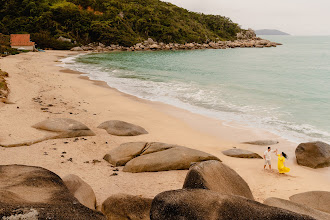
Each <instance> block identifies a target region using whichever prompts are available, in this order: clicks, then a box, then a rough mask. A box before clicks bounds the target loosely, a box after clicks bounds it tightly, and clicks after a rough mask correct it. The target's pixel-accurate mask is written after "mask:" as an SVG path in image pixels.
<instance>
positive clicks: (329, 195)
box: [290, 191, 330, 213]
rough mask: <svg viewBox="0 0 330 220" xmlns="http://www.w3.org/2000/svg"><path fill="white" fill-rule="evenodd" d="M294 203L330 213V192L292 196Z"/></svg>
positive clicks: (311, 192)
mask: <svg viewBox="0 0 330 220" xmlns="http://www.w3.org/2000/svg"><path fill="white" fill-rule="evenodd" d="M290 200H291V201H292V202H296V203H299V204H302V205H305V206H307V207H310V208H313V209H317V210H320V211H322V212H327V213H330V192H328V191H310V192H305V193H299V194H296V195H293V196H290Z"/></svg>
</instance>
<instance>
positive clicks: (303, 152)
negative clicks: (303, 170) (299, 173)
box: [295, 141, 330, 169]
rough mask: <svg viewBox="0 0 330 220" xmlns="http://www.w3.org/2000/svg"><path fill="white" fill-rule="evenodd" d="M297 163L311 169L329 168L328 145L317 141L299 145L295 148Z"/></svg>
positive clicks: (329, 150)
mask: <svg viewBox="0 0 330 220" xmlns="http://www.w3.org/2000/svg"><path fill="white" fill-rule="evenodd" d="M295 153H296V159H297V163H298V164H299V165H302V166H307V167H311V168H314V169H316V168H323V167H329V166H330V145H329V144H326V143H323V142H320V141H317V142H309V143H302V144H299V145H298V147H297V148H296V151H295Z"/></svg>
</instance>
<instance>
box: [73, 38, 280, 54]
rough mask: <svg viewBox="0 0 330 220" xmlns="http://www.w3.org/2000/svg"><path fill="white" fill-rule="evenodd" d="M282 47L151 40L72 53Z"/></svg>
mask: <svg viewBox="0 0 330 220" xmlns="http://www.w3.org/2000/svg"><path fill="white" fill-rule="evenodd" d="M277 45H281V44H280V43H275V42H271V41H269V40H264V39H261V38H257V37H255V38H252V39H240V40H235V41H218V42H206V43H202V44H201V43H195V42H193V43H185V44H178V43H169V44H165V43H162V42H160V43H158V42H156V41H154V40H152V39H151V38H149V39H148V40H146V41H144V42H142V43H137V44H135V45H133V46H131V47H124V46H120V45H114V44H112V45H109V46H106V45H104V44H102V43H94V44H93V43H90V44H88V45H85V46H81V47H74V48H72V49H71V50H72V51H93V52H110V51H156V50H197V49H228V48H237V47H240V48H245V47H249V48H251V47H255V48H263V47H276V46H277Z"/></svg>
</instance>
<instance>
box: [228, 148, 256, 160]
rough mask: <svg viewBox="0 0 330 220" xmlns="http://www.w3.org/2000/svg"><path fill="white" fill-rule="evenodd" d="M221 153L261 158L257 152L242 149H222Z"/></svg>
mask: <svg viewBox="0 0 330 220" xmlns="http://www.w3.org/2000/svg"><path fill="white" fill-rule="evenodd" d="M222 153H223V154H224V155H226V156H229V157H238V158H258V159H262V157H261V156H260V155H259V154H257V153H253V152H251V151H248V150H243V149H230V150H226V151H222Z"/></svg>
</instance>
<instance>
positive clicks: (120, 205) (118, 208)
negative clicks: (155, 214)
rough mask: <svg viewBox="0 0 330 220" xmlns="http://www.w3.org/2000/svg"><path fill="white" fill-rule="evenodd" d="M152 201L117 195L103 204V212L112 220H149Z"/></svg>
mask: <svg viewBox="0 0 330 220" xmlns="http://www.w3.org/2000/svg"><path fill="white" fill-rule="evenodd" d="M151 202H152V199H149V198H143V197H140V196H132V195H127V194H115V195H112V196H110V197H109V198H107V199H106V200H105V201H104V202H103V204H102V212H103V214H104V215H105V216H106V217H107V219H112V220H125V219H127V220H149V219H150V217H149V215H150V208H151Z"/></svg>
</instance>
